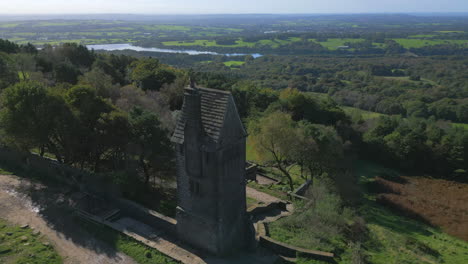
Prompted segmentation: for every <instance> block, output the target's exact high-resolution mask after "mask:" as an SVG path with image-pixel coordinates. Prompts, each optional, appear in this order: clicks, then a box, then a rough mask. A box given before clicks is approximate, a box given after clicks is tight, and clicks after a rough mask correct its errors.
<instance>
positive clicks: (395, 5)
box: [0, 0, 468, 14]
mask: <svg viewBox="0 0 468 264" xmlns="http://www.w3.org/2000/svg"><path fill="white" fill-rule="evenodd" d="M384 12H468V0H0V13H1V14H63V13H73V14H77V13H78V14H89V13H144V14H164V13H169V14H187V13H190V14H200V13H202V14H210V13H384Z"/></svg>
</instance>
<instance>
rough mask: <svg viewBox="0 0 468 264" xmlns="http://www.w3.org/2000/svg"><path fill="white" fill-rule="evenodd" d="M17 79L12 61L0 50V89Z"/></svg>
mask: <svg viewBox="0 0 468 264" xmlns="http://www.w3.org/2000/svg"><path fill="white" fill-rule="evenodd" d="M0 40H1V39H0ZM18 81H19V77H18V73H17V71H16V70H15V69H14V67H13V61H12V60H11V58H9V57H8V56H7V55H6V54H4V53H1V52H0V89H3V88H6V87H8V86H10V85H12V84H14V83H15V82H18Z"/></svg>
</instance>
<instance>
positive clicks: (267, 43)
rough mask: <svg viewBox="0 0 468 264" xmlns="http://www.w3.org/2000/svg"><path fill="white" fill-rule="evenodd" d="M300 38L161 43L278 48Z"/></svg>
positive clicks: (165, 44) (171, 44)
mask: <svg viewBox="0 0 468 264" xmlns="http://www.w3.org/2000/svg"><path fill="white" fill-rule="evenodd" d="M300 40H301V39H300V38H298V37H291V38H289V39H287V40H281V39H274V40H271V39H262V40H259V41H257V42H246V41H243V40H242V39H238V40H236V42H235V43H236V44H232V45H220V44H217V43H216V41H215V40H206V39H197V40H193V41H164V42H162V44H163V45H164V46H181V47H187V46H205V47H227V48H246V47H247V48H253V47H255V46H257V45H263V46H270V47H271V48H278V47H280V46H282V45H287V44H288V43H291V42H296V41H300Z"/></svg>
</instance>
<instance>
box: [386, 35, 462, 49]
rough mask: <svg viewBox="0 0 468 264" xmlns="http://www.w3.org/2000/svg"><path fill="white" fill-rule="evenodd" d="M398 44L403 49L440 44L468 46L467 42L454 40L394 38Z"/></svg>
mask: <svg viewBox="0 0 468 264" xmlns="http://www.w3.org/2000/svg"><path fill="white" fill-rule="evenodd" d="M394 40H395V41H396V42H398V44H400V45H402V46H403V47H404V48H407V49H408V48H421V47H424V46H434V45H440V44H460V45H468V40H455V39H447V40H443V39H436V40H429V39H403V38H396V39H394Z"/></svg>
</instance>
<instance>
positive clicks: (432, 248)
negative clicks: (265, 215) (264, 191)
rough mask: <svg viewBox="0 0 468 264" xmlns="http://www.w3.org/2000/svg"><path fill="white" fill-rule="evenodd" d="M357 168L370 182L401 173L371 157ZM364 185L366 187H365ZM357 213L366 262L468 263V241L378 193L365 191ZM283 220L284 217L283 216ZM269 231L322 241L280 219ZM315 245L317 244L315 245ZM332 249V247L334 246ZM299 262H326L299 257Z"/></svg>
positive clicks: (345, 251) (339, 248) (288, 238)
mask: <svg viewBox="0 0 468 264" xmlns="http://www.w3.org/2000/svg"><path fill="white" fill-rule="evenodd" d="M355 168H356V169H355V171H356V173H357V176H359V179H360V184H362V185H363V186H367V183H368V182H370V181H373V180H374V178H375V177H376V176H378V175H382V174H386V175H390V176H398V175H400V173H399V172H398V171H396V170H393V169H391V168H385V167H382V166H380V165H379V164H375V163H372V162H369V161H364V160H358V161H356V162H355ZM364 189H365V188H364ZM357 215H359V216H361V217H363V218H364V219H365V222H366V226H367V229H368V238H367V239H366V240H365V241H364V242H363V244H362V246H361V250H362V254H363V255H364V256H366V260H367V263H373V264H405V263H406V264H413V263H414V264H419V263H421V264H430V263H450V264H465V263H468V243H467V242H466V241H462V240H459V239H457V238H454V237H452V236H450V235H448V234H446V233H443V232H442V231H441V230H439V229H438V228H434V227H431V226H428V225H426V224H424V223H422V222H419V221H415V220H412V219H409V218H407V217H404V216H401V215H398V214H396V213H394V212H392V211H390V210H389V209H387V208H385V207H384V206H382V205H380V204H378V203H377V202H375V195H374V194H372V193H369V192H366V193H365V196H364V199H363V202H362V205H361V206H359V207H358V208H357ZM280 221H281V220H280ZM269 230H270V234H271V236H272V237H273V238H275V239H276V240H279V241H282V242H286V243H292V244H294V245H296V246H300V247H305V248H310V249H316V250H317V249H322V250H330V249H331V248H326V247H325V248H320V247H319V246H318V245H321V244H322V242H319V241H314V240H313V239H312V240H310V243H311V244H308V243H309V242H307V239H302V240H297V236H298V232H300V230H298V229H295V228H293V229H288V228H285V227H283V226H281V225H279V223H277V222H275V223H274V224H270V228H269ZM333 241H334V240H333V239H331V240H330V241H328V242H327V243H330V242H332V243H331V244H329V245H333V246H334V247H335V249H334V252H335V253H337V255H338V256H337V258H336V259H335V260H336V262H337V263H342V264H345V263H346V264H347V263H351V262H350V259H352V257H351V256H352V249H351V248H350V247H349V246H347V244H346V243H343V242H342V241H341V242H340V241H334V242H333ZM313 247H315V248H313ZM332 250H333V249H332ZM296 263H297V264H314V263H326V262H320V261H316V260H309V259H304V258H299V259H298V260H297V262H296Z"/></svg>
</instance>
